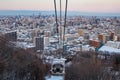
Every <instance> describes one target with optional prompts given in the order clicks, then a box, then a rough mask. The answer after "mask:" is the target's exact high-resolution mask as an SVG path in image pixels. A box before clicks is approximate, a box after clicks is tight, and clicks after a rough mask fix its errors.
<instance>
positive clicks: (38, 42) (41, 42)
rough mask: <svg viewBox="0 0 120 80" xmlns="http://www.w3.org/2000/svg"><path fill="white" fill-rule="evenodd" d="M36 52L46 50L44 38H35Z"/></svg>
mask: <svg viewBox="0 0 120 80" xmlns="http://www.w3.org/2000/svg"><path fill="white" fill-rule="evenodd" d="M34 44H35V50H44V37H35V38H34Z"/></svg>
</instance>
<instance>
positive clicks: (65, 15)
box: [63, 0, 68, 51]
mask: <svg viewBox="0 0 120 80" xmlns="http://www.w3.org/2000/svg"><path fill="white" fill-rule="evenodd" d="M67 6H68V0H66V6H65V18H64V34H63V51H64V50H65V46H64V42H65V27H66V19H67Z"/></svg>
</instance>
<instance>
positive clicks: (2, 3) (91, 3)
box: [0, 0, 120, 13]
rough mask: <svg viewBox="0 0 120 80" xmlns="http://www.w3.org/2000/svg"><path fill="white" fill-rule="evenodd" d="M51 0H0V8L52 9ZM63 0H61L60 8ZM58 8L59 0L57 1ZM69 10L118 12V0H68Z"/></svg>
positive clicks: (119, 9) (119, 7)
mask: <svg viewBox="0 0 120 80" xmlns="http://www.w3.org/2000/svg"><path fill="white" fill-rule="evenodd" d="M53 2H54V1H53V0H36V1H34V0H0V10H54V3H53ZM64 6H65V0H62V10H63V9H64ZM57 8H58V9H59V0H58V1H57ZM68 10H69V11H81V12H98V13H99V12H100V13H120V0H105V1H104V0H74V1H73V0H68Z"/></svg>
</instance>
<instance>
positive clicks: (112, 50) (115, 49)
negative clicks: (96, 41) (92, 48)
mask: <svg viewBox="0 0 120 80" xmlns="http://www.w3.org/2000/svg"><path fill="white" fill-rule="evenodd" d="M99 51H103V52H105V51H107V52H109V53H119V54H120V49H117V48H113V47H109V46H102V47H101V48H100V49H99Z"/></svg>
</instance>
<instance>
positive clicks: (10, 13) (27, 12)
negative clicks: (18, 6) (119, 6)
mask: <svg viewBox="0 0 120 80" xmlns="http://www.w3.org/2000/svg"><path fill="white" fill-rule="evenodd" d="M40 14H41V15H54V11H32V10H0V16H18V15H25V16H30V15H40ZM67 14H68V16H79V15H80V16H108V17H112V16H119V17H120V13H94V12H77V11H68V13H67ZM58 15H59V12H58ZM62 15H64V12H62Z"/></svg>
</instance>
